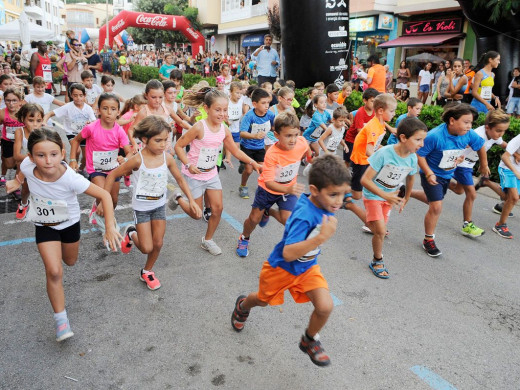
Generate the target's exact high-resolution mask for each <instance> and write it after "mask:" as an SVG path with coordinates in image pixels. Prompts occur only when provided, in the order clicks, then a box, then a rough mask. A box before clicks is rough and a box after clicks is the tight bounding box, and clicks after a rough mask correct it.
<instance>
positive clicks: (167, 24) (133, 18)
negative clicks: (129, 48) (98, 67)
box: [99, 11, 205, 56]
mask: <svg viewBox="0 0 520 390" xmlns="http://www.w3.org/2000/svg"><path fill="white" fill-rule="evenodd" d="M127 27H137V28H153V29H156V30H169V31H180V32H181V33H182V35H184V36H185V37H186V38H188V40H189V41H190V42H191V52H192V54H193V55H194V56H195V55H197V54H199V53H203V52H204V42H205V41H204V36H203V35H202V34H201V33H200V32H198V31H197V30H195V29H194V28H193V27H192V26H191V23H190V21H189V20H188V19H187V18H186V17H185V16H177V15H159V14H148V13H145V12H133V11H121V12H120V13H119V14H118V15H117V16H116V17H115V18H113V19H112V20H111V21H110V22H108V45H109V46H110V47H112V45H113V41H114V38H115V37H116V35H117V34H119V33H120V32H121V31H123V30H124V29H126V28H127ZM106 33H107V26H106V25H104V26H102V27H101V28H100V29H99V50H100V51H101V49H103V45H104V44H105V39H106Z"/></svg>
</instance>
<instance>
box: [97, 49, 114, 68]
mask: <svg viewBox="0 0 520 390" xmlns="http://www.w3.org/2000/svg"><path fill="white" fill-rule="evenodd" d="M99 54H100V56H101V59H102V60H103V73H104V74H107V75H110V74H112V50H110V49H109V48H108V45H105V46H104V47H103V50H101V52H100V53H99Z"/></svg>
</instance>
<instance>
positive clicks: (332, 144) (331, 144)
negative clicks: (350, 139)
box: [327, 137, 341, 152]
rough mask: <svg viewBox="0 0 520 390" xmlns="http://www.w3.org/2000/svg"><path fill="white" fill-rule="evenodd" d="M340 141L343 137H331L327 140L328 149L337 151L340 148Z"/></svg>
mask: <svg viewBox="0 0 520 390" xmlns="http://www.w3.org/2000/svg"><path fill="white" fill-rule="evenodd" d="M340 142H341V139H339V138H335V137H330V138H329V141H328V142H327V150H328V151H329V152H335V151H336V149H337V148H338V146H339V143H340Z"/></svg>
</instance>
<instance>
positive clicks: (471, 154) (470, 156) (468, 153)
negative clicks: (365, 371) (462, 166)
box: [462, 148, 478, 164]
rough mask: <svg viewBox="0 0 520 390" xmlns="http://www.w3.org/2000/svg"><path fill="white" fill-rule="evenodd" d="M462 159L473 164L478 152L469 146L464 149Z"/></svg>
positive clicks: (476, 159)
mask: <svg viewBox="0 0 520 390" xmlns="http://www.w3.org/2000/svg"><path fill="white" fill-rule="evenodd" d="M462 154H463V155H464V161H465V162H467V163H469V164H475V163H476V162H477V161H478V154H477V152H475V151H474V150H473V149H471V148H466V149H464V153H462Z"/></svg>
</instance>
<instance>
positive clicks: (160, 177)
mask: <svg viewBox="0 0 520 390" xmlns="http://www.w3.org/2000/svg"><path fill="white" fill-rule="evenodd" d="M166 184H168V172H167V171H164V172H157V173H153V172H141V173H140V174H139V180H138V181H137V186H136V189H135V198H136V199H138V200H145V201H154V200H159V199H161V198H162V197H163V196H164V194H165V193H166Z"/></svg>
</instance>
